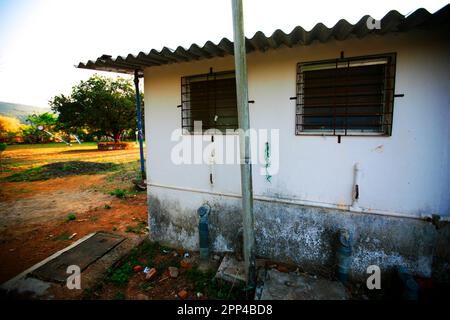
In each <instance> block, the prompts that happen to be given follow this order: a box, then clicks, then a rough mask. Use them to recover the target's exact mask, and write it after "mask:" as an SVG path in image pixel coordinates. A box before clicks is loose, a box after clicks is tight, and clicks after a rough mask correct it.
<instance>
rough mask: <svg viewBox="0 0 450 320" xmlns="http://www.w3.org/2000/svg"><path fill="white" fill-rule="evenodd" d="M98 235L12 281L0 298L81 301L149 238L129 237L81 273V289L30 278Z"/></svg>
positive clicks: (143, 236)
mask: <svg viewBox="0 0 450 320" xmlns="http://www.w3.org/2000/svg"><path fill="white" fill-rule="evenodd" d="M95 234H96V233H92V234H89V235H88V236H86V237H84V238H82V239H80V240H78V241H76V242H75V243H73V244H71V245H70V246H68V247H67V248H64V249H62V250H60V251H58V252H56V253H55V254H53V255H51V256H50V257H48V258H46V259H44V260H43V261H41V262H39V263H37V264H36V265H34V266H32V267H30V268H29V269H27V270H25V271H24V272H22V273H20V274H19V275H17V276H16V277H14V278H13V279H11V280H9V281H7V282H5V283H4V284H2V285H1V286H0V293H1V294H0V295H1V296H2V297H3V296H4V297H5V298H10V299H80V298H82V296H83V290H84V289H87V288H90V287H91V286H93V285H95V284H96V283H97V282H98V281H99V280H100V279H102V277H103V276H104V274H105V272H106V270H107V269H108V268H110V267H112V266H113V265H115V264H116V263H118V262H119V261H120V260H121V259H123V257H125V256H127V255H128V254H129V253H130V252H131V250H132V249H133V248H135V247H136V246H138V245H139V244H140V243H142V241H144V240H145V239H146V238H147V237H148V235H147V234H145V235H129V236H128V237H127V238H125V240H124V241H122V242H120V243H119V244H118V245H116V246H114V247H113V248H112V249H111V250H110V251H108V252H107V253H106V254H104V255H103V256H102V257H100V258H99V259H98V260H96V261H95V262H93V263H91V264H90V265H88V266H87V268H86V269H85V270H84V271H82V272H81V289H80V290H78V289H72V290H71V289H68V288H67V286H66V284H65V283H58V282H52V281H43V280H39V279H36V278H33V277H31V276H30V274H31V273H33V271H35V270H37V269H38V268H40V267H42V266H43V265H45V264H46V263H48V262H50V261H52V260H54V259H56V258H57V257H59V256H61V255H62V254H63V253H65V252H67V251H69V250H70V249H72V248H74V247H76V246H78V245H80V244H81V243H83V242H84V241H87V240H88V239H90V238H91V237H93V236H94V235H95Z"/></svg>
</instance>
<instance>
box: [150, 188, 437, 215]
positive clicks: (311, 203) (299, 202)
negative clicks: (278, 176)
mask: <svg viewBox="0 0 450 320" xmlns="http://www.w3.org/2000/svg"><path fill="white" fill-rule="evenodd" d="M147 185H148V186H149V187H157V188H164V189H172V190H178V191H188V192H195V193H204V194H210V195H214V196H223V197H229V198H236V199H241V195H240V194H237V193H226V192H217V191H209V190H202V189H194V188H187V187H178V186H169V185H163V184H158V183H150V182H148V183H147ZM253 198H254V199H255V200H259V201H267V202H275V203H283V204H294V205H301V206H310V207H317V208H326V209H333V210H342V211H349V212H355V213H364V214H375V215H381V216H387V217H395V218H408V219H416V220H426V219H430V218H431V214H430V215H421V216H416V215H412V214H408V213H402V212H393V211H385V210H379V209H369V208H361V207H358V208H353V207H352V206H349V205H341V204H334V203H326V202H318V201H310V200H300V199H289V198H273V197H267V196H263V195H254V196H253ZM442 220H446V219H445V218H444V217H442Z"/></svg>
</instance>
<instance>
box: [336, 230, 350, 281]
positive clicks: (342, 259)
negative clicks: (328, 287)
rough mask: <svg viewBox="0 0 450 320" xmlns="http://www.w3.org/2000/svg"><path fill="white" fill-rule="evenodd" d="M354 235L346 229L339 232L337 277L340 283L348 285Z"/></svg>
mask: <svg viewBox="0 0 450 320" xmlns="http://www.w3.org/2000/svg"><path fill="white" fill-rule="evenodd" d="M352 242H353V237H352V234H351V233H350V232H349V231H348V230H345V229H341V230H340V231H339V242H338V248H337V253H336V256H337V276H338V279H339V281H341V282H342V283H344V284H345V283H347V281H348V277H349V274H350V265H351V262H352Z"/></svg>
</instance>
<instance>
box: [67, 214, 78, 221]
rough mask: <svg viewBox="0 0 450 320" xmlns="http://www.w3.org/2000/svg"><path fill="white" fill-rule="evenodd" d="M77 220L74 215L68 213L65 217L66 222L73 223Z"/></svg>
mask: <svg viewBox="0 0 450 320" xmlns="http://www.w3.org/2000/svg"><path fill="white" fill-rule="evenodd" d="M76 219H77V216H76V215H75V214H74V213H70V214H68V215H67V218H66V221H74V220H76Z"/></svg>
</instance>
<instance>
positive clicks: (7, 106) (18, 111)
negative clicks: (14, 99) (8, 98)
mask: <svg viewBox="0 0 450 320" xmlns="http://www.w3.org/2000/svg"><path fill="white" fill-rule="evenodd" d="M42 112H51V109H50V108H45V107H44V108H43V107H37V106H29V105H25V104H18V103H11V102H1V101H0V114H2V115H4V116H7V117H14V118H17V119H19V120H20V121H21V122H25V117H26V116H28V115H30V114H33V113H42Z"/></svg>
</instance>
